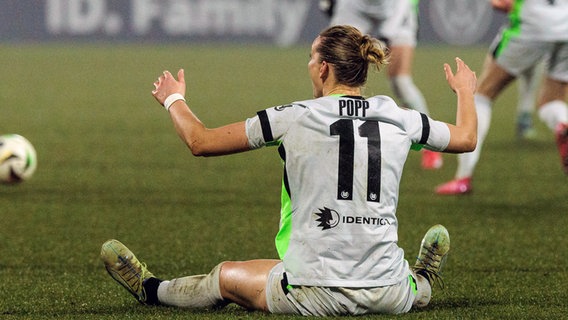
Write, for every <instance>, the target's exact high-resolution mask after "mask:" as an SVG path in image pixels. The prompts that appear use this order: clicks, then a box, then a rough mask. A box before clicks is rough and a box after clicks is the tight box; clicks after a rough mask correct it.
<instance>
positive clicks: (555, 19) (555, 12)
mask: <svg viewBox="0 0 568 320" xmlns="http://www.w3.org/2000/svg"><path fill="white" fill-rule="evenodd" d="M509 24H510V25H509V28H508V29H509V30H510V36H513V37H519V38H522V39H528V40H536V41H566V40H568V0H515V1H514V3H513V8H512V10H511V12H510V13H509Z"/></svg>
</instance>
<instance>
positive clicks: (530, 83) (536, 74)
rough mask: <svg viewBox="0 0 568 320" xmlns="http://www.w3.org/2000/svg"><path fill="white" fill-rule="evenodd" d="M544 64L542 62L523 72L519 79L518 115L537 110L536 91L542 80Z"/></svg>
mask: <svg viewBox="0 0 568 320" xmlns="http://www.w3.org/2000/svg"><path fill="white" fill-rule="evenodd" d="M543 67H544V65H543V64H542V63H541V64H539V65H537V66H535V67H533V68H529V69H527V70H526V71H525V72H523V73H521V74H520V75H519V77H518V79H517V81H518V86H519V88H518V91H519V101H518V103H517V115H519V114H523V113H529V114H532V113H533V112H534V110H535V103H536V102H535V101H536V92H537V90H538V86H539V85H540V82H541V80H542V72H543Z"/></svg>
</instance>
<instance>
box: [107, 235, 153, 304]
mask: <svg viewBox="0 0 568 320" xmlns="http://www.w3.org/2000/svg"><path fill="white" fill-rule="evenodd" d="M101 260H102V261H103V263H104V265H105V268H106V270H107V272H108V273H109V274H110V276H111V277H112V278H113V279H114V280H116V282H118V283H120V284H121V285H122V286H123V287H124V288H126V290H128V292H130V293H131V294H132V295H133V296H134V298H136V300H138V302H140V303H142V304H155V301H153V300H154V299H148V298H149V297H148V295H147V293H146V290H145V288H144V285H143V284H144V281H145V280H148V279H150V278H155V277H154V275H153V274H152V273H151V272H150V271H148V269H147V268H146V265H145V264H144V263H141V262H140V261H138V259H136V256H134V254H133V253H132V251H130V250H129V249H128V248H127V247H126V246H125V245H123V244H122V243H121V242H120V241H118V240H114V239H113V240H108V241H107V242H105V243H104V244H103V246H102V248H101Z"/></svg>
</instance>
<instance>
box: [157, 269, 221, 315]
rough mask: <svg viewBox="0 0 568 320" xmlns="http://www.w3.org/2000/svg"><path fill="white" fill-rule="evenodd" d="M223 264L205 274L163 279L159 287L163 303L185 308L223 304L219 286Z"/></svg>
mask: <svg viewBox="0 0 568 320" xmlns="http://www.w3.org/2000/svg"><path fill="white" fill-rule="evenodd" d="M220 272H221V264H219V265H217V266H216V267H215V268H213V270H212V271H211V272H210V273H209V274H207V275H205V274H202V275H196V276H189V277H183V278H178V279H173V280H170V281H162V283H160V286H159V287H158V300H159V301H160V303H161V304H164V305H168V306H175V307H184V308H212V307H215V306H220V305H222V304H223V297H222V296H221V289H220V287H219V273H220Z"/></svg>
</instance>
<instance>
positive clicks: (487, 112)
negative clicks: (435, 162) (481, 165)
mask: <svg viewBox="0 0 568 320" xmlns="http://www.w3.org/2000/svg"><path fill="white" fill-rule="evenodd" d="M475 109H476V111H477V147H476V148H475V150H473V151H472V152H468V153H461V154H459V155H458V169H457V171H456V179H462V178H466V177H471V176H473V171H474V170H475V166H476V165H477V162H478V161H479V156H480V155H481V147H482V146H483V141H485V137H486V136H487V132H489V126H490V125H491V100H489V98H488V97H486V96H483V95H480V94H476V95H475Z"/></svg>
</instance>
